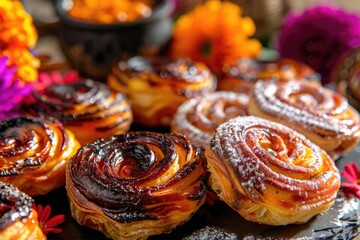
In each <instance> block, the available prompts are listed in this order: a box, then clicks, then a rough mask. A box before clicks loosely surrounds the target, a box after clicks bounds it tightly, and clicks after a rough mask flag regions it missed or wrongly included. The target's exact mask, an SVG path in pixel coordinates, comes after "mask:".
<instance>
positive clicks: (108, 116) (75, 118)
mask: <svg viewBox="0 0 360 240" xmlns="http://www.w3.org/2000/svg"><path fill="white" fill-rule="evenodd" d="M34 96H35V98H36V103H35V104H33V105H31V106H30V107H29V108H28V109H27V110H26V111H28V113H30V114H31V115H33V116H34V115H35V116H42V117H49V116H50V117H55V118H57V119H58V120H60V121H61V122H62V123H63V124H64V125H65V126H66V128H68V129H70V130H71V131H72V132H73V133H74V134H75V136H76V138H77V139H78V140H79V142H80V143H81V145H85V144H87V143H90V142H92V141H94V140H96V139H98V138H107V137H110V136H112V135H115V134H120V133H124V132H126V131H127V130H128V129H129V127H130V124H131V122H132V112H131V108H130V105H129V103H128V101H127V99H126V97H125V96H124V95H123V94H121V93H116V92H115V91H112V90H111V89H110V88H109V87H108V86H106V85H104V84H102V83H100V82H95V81H92V80H85V81H83V82H79V83H72V84H56V85H52V86H49V87H47V88H46V89H44V90H43V91H39V92H34Z"/></svg>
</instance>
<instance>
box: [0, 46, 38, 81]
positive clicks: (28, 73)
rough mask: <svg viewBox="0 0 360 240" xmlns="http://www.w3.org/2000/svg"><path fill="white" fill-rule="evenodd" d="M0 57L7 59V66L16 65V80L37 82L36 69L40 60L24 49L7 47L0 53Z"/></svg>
mask: <svg viewBox="0 0 360 240" xmlns="http://www.w3.org/2000/svg"><path fill="white" fill-rule="evenodd" d="M1 55H5V56H8V57H9V61H8V64H9V65H10V66H11V65H16V66H17V71H16V75H15V77H16V78H19V79H20V80H21V81H22V82H33V81H36V80H37V77H38V73H37V68H39V67H40V60H39V59H38V58H36V57H35V56H34V55H32V54H31V53H30V52H29V50H27V49H26V48H17V47H9V48H8V49H5V50H3V51H2V52H1Z"/></svg>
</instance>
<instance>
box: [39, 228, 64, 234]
mask: <svg viewBox="0 0 360 240" xmlns="http://www.w3.org/2000/svg"><path fill="white" fill-rule="evenodd" d="M42 231H43V233H44V234H48V233H61V232H62V231H63V230H62V229H61V228H44V229H42Z"/></svg>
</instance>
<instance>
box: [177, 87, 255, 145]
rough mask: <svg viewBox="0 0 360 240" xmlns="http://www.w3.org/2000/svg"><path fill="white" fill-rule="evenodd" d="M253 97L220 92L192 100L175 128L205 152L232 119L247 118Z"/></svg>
mask: <svg viewBox="0 0 360 240" xmlns="http://www.w3.org/2000/svg"><path fill="white" fill-rule="evenodd" d="M248 101H249V97H248V96H247V95H245V94H240V93H233V92H216V93H213V94H210V95H208V96H205V97H202V98H196V99H191V100H188V101H187V102H185V103H183V104H182V105H181V106H180V107H179V108H178V111H177V113H176V114H175V116H174V118H173V121H172V124H171V127H172V130H173V131H174V132H177V133H182V134H184V135H186V136H187V137H188V138H189V139H190V141H191V143H192V144H193V145H194V146H196V147H200V148H203V149H205V148H206V146H207V145H208V144H209V142H210V140H211V138H212V136H213V133H214V132H215V129H216V128H217V127H218V126H219V125H220V124H222V123H224V122H226V121H228V120H229V119H231V118H232V117H236V116H244V115H247V112H246V108H247V104H248Z"/></svg>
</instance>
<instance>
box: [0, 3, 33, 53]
mask: <svg viewBox="0 0 360 240" xmlns="http://www.w3.org/2000/svg"><path fill="white" fill-rule="evenodd" d="M36 41H37V33H36V30H35V27H34V25H33V22H32V18H31V16H30V15H29V14H28V13H27V12H26V11H25V9H24V7H23V6H22V4H21V2H20V1H14V0H1V4H0V48H1V49H4V48H7V47H8V46H9V45H11V46H16V47H20V48H33V47H34V46H35V44H36Z"/></svg>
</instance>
